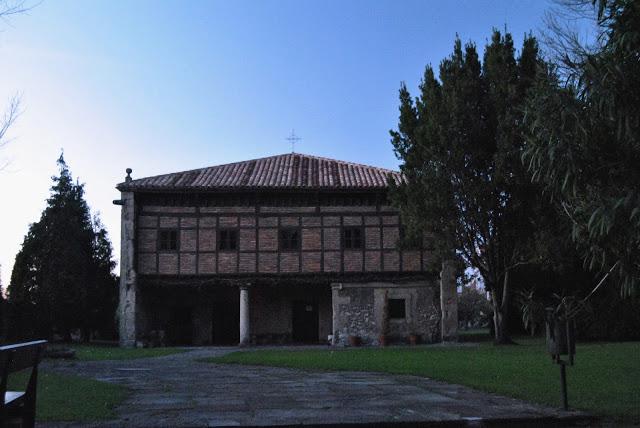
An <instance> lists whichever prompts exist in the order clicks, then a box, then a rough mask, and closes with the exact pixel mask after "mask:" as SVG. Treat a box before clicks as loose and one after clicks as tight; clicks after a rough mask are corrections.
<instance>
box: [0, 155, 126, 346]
mask: <svg viewBox="0 0 640 428" xmlns="http://www.w3.org/2000/svg"><path fill="white" fill-rule="evenodd" d="M58 167H59V168H60V174H59V176H57V177H53V182H54V184H53V186H52V187H51V196H50V197H49V199H48V200H47V207H46V208H45V210H44V211H43V213H42V216H41V217H40V220H39V221H38V222H36V223H33V224H31V225H30V226H29V231H28V233H27V235H26V236H25V239H24V242H23V244H22V248H21V250H20V252H19V253H18V254H17V256H16V261H15V265H14V268H13V272H12V274H11V283H10V284H9V289H8V294H9V299H10V301H11V302H12V303H15V304H17V305H20V306H22V307H29V308H30V309H31V312H32V313H33V326H32V327H33V328H34V330H35V333H37V334H41V335H46V336H47V337H50V336H51V334H52V333H54V332H56V333H59V334H61V335H62V336H63V337H64V338H65V339H66V340H69V339H70V338H71V332H72V331H73V330H75V329H78V328H81V329H83V330H84V331H87V329H88V328H97V325H96V320H98V319H100V317H104V311H112V310H113V311H115V308H114V307H113V305H112V303H111V301H110V300H111V298H107V299H105V297H106V296H112V295H115V280H114V276H113V274H112V273H111V269H112V268H113V261H112V257H111V246H110V243H109V241H108V238H107V235H106V231H105V230H104V228H102V227H101V226H100V223H99V222H96V224H95V225H94V223H93V222H92V219H91V215H90V211H89V207H88V205H87V203H86V201H85V200H84V186H83V185H82V184H80V183H78V182H76V183H74V182H73V178H72V176H71V172H70V171H69V168H68V167H67V164H66V163H65V161H64V157H63V156H62V155H60V158H59V159H58ZM96 225H97V226H98V229H97V231H96V230H94V227H95V226H96ZM110 306H111V307H110ZM96 310H97V312H96ZM97 313H100V314H101V315H100V316H96V314H97ZM111 313H112V316H113V313H114V312H111ZM103 322H104V320H103Z"/></svg>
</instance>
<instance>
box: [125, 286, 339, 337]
mask: <svg viewBox="0 0 640 428" xmlns="http://www.w3.org/2000/svg"><path fill="white" fill-rule="evenodd" d="M137 303H138V305H137V306H138V308H137V317H136V318H137V319H136V323H137V325H138V332H139V333H138V337H139V340H138V342H139V343H138V345H139V346H140V345H142V346H156V345H160V346H162V345H166V346H176V345H180V346H184V345H198V346H200V345H238V344H240V345H250V344H254V345H260V344H290V343H316V344H317V343H327V340H328V337H329V335H330V334H331V330H332V315H333V314H332V302H331V287H330V286H329V285H328V284H326V283H325V284H286V283H285V284H277V283H276V284H274V283H246V284H241V285H237V284H236V285H216V286H208V287H192V286H190V285H189V284H188V283H183V284H173V285H171V286H166V287H156V286H148V287H143V288H142V289H141V290H140V292H139V293H138V302H137ZM154 341H155V342H159V343H151V342H154Z"/></svg>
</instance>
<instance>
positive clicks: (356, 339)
mask: <svg viewBox="0 0 640 428" xmlns="http://www.w3.org/2000/svg"><path fill="white" fill-rule="evenodd" d="M349 346H360V336H349Z"/></svg>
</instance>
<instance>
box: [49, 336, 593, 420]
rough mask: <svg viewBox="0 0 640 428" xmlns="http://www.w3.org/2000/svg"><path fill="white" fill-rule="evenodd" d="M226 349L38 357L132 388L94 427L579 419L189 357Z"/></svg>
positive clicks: (367, 379)
mask: <svg viewBox="0 0 640 428" xmlns="http://www.w3.org/2000/svg"><path fill="white" fill-rule="evenodd" d="M235 350H237V348H196V349H190V350H189V352H185V353H183V354H176V355H170V356H166V357H158V358H146V359H139V360H128V361H95V362H55V363H46V364H45V367H47V368H48V369H50V370H54V371H57V372H63V373H69V374H75V375H81V376H86V377H91V378H95V379H98V380H102V381H106V382H114V383H118V384H122V385H125V386H127V387H129V388H130V389H131V391H132V395H131V396H130V397H129V399H127V400H126V401H125V402H124V403H123V404H122V405H121V406H119V407H118V408H117V414H118V419H116V420H113V421H108V422H101V423H96V424H93V426H113V427H116V426H118V427H120V426H135V427H142V426H167V427H168V426H170V427H179V426H243V425H257V426H260V425H262V426H264V425H299V424H305V425H307V424H309V425H313V424H318V425H320V424H337V423H341V424H366V423H383V424H384V425H387V424H390V423H394V422H395V423H399V424H398V425H400V426H434V424H442V425H446V426H505V425H510V424H515V425H517V426H522V425H523V424H528V425H529V426H540V425H556V426H567V425H570V424H573V423H576V422H580V420H581V421H582V424H584V419H583V418H581V414H580V413H577V412H563V411H561V410H558V409H553V408H549V407H543V406H538V405H534V404H530V403H526V402H523V401H519V400H514V399H510V398H505V397H501V396H497V395H493V394H487V393H483V392H478V391H475V390H472V389H470V388H466V387H463V386H459V385H449V384H445V383H442V382H437V381H433V380H430V379H427V378H422V377H416V376H398V375H388V374H381V373H360V372H308V371H301V370H293V369H284V368H273V367H256V366H239V365H219V364H208V363H201V362H198V361H196V360H198V359H200V358H206V357H211V356H218V355H223V354H225V353H229V352H233V351H235ZM410 423H411V424H410ZM74 425H75V424H73V423H64V424H56V426H74ZM79 425H80V424H78V426H79ZM86 425H87V424H86V423H85V424H82V426H86ZM515 425H514V426H515Z"/></svg>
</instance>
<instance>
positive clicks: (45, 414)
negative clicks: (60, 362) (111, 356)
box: [9, 370, 127, 422]
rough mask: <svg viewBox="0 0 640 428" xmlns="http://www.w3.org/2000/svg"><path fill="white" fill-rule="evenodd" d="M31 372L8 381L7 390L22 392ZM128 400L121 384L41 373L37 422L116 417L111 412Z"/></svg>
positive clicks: (39, 377)
mask: <svg viewBox="0 0 640 428" xmlns="http://www.w3.org/2000/svg"><path fill="white" fill-rule="evenodd" d="M29 374H30V371H26V372H20V373H16V374H15V375H12V376H10V378H9V390H15V391H24V388H25V386H26V383H27V380H28V375H29ZM126 397H127V389H126V388H125V387H123V386H120V385H115V384H111V383H107V382H100V381H97V380H93V379H87V378H83V377H79V376H70V375H62V374H58V373H51V372H47V371H45V370H40V372H39V373H38V396H37V401H36V417H37V419H38V421H79V422H86V421H93V420H100V419H111V418H113V417H115V413H114V411H113V409H114V408H115V406H117V405H118V404H120V403H121V402H122V401H123V400H124V399H125V398H126Z"/></svg>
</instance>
